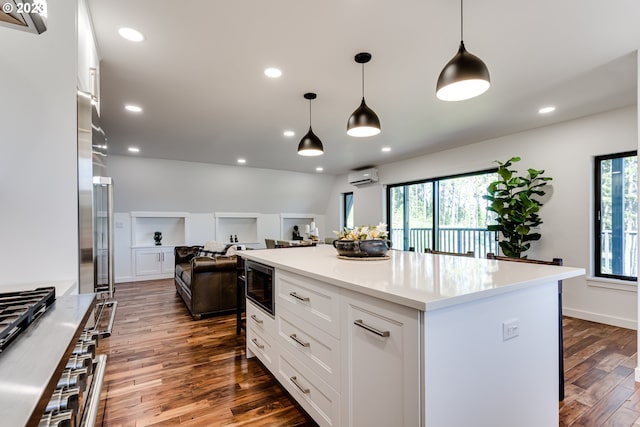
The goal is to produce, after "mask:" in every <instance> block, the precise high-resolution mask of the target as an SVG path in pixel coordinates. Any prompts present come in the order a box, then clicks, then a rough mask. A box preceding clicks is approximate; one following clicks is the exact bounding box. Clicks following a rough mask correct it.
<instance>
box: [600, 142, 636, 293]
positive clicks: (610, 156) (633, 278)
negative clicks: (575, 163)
mask: <svg viewBox="0 0 640 427" xmlns="http://www.w3.org/2000/svg"><path fill="white" fill-rule="evenodd" d="M633 156H636V157H637V156H638V151H637V150H631V151H623V152H620V153H612V154H605V155H602V156H595V157H594V161H593V177H594V186H593V188H594V195H593V196H594V198H593V199H594V203H593V277H594V278H602V279H614V280H624V281H625V282H637V281H638V277H637V276H624V275H618V274H608V273H603V272H602V233H601V231H602V218H601V217H600V207H601V205H602V186H601V183H602V174H601V170H602V167H601V163H602V161H606V160H612V159H620V158H625V157H633ZM636 174H637V171H636Z"/></svg>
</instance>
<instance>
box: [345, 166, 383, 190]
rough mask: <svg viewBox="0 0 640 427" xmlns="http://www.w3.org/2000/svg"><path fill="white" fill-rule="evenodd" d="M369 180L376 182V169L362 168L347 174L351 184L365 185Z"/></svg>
mask: <svg viewBox="0 0 640 427" xmlns="http://www.w3.org/2000/svg"><path fill="white" fill-rule="evenodd" d="M371 182H378V169H373V168H370V169H363V170H360V171H355V172H351V173H350V174H349V184H351V185H356V186H358V185H365V184H369V183H371Z"/></svg>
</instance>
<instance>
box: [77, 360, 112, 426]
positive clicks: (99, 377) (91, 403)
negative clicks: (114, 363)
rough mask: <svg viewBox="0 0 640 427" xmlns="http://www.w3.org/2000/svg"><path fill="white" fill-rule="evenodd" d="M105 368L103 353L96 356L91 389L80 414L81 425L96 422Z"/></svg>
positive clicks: (90, 424)
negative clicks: (85, 405) (85, 407)
mask: <svg viewBox="0 0 640 427" xmlns="http://www.w3.org/2000/svg"><path fill="white" fill-rule="evenodd" d="M106 370H107V356H106V355H104V354H101V355H98V356H96V370H95V371H94V374H93V384H92V385H91V391H90V392H89V395H88V396H87V409H86V411H85V412H84V413H83V414H82V420H81V421H80V426H81V427H94V426H95V424H96V417H97V415H98V406H99V404H100V391H102V382H103V380H104V374H105V372H106Z"/></svg>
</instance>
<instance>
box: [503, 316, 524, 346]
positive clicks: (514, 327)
mask: <svg viewBox="0 0 640 427" xmlns="http://www.w3.org/2000/svg"><path fill="white" fill-rule="evenodd" d="M518 335H520V325H519V323H518V319H510V320H506V321H504V322H502V341H507V340H510V339H513V338H515V337H517V336H518Z"/></svg>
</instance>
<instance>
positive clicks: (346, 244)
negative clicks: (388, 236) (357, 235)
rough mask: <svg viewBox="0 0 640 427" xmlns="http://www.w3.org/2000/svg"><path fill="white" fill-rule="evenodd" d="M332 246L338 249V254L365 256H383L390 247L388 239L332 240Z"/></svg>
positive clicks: (355, 256) (354, 256) (353, 256)
mask: <svg viewBox="0 0 640 427" xmlns="http://www.w3.org/2000/svg"><path fill="white" fill-rule="evenodd" d="M333 247H334V248H336V250H337V251H338V255H340V256H346V257H352V258H365V257H383V256H385V255H386V254H387V251H388V250H389V248H390V247H391V241H390V240H380V239H375V240H334V241H333Z"/></svg>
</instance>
